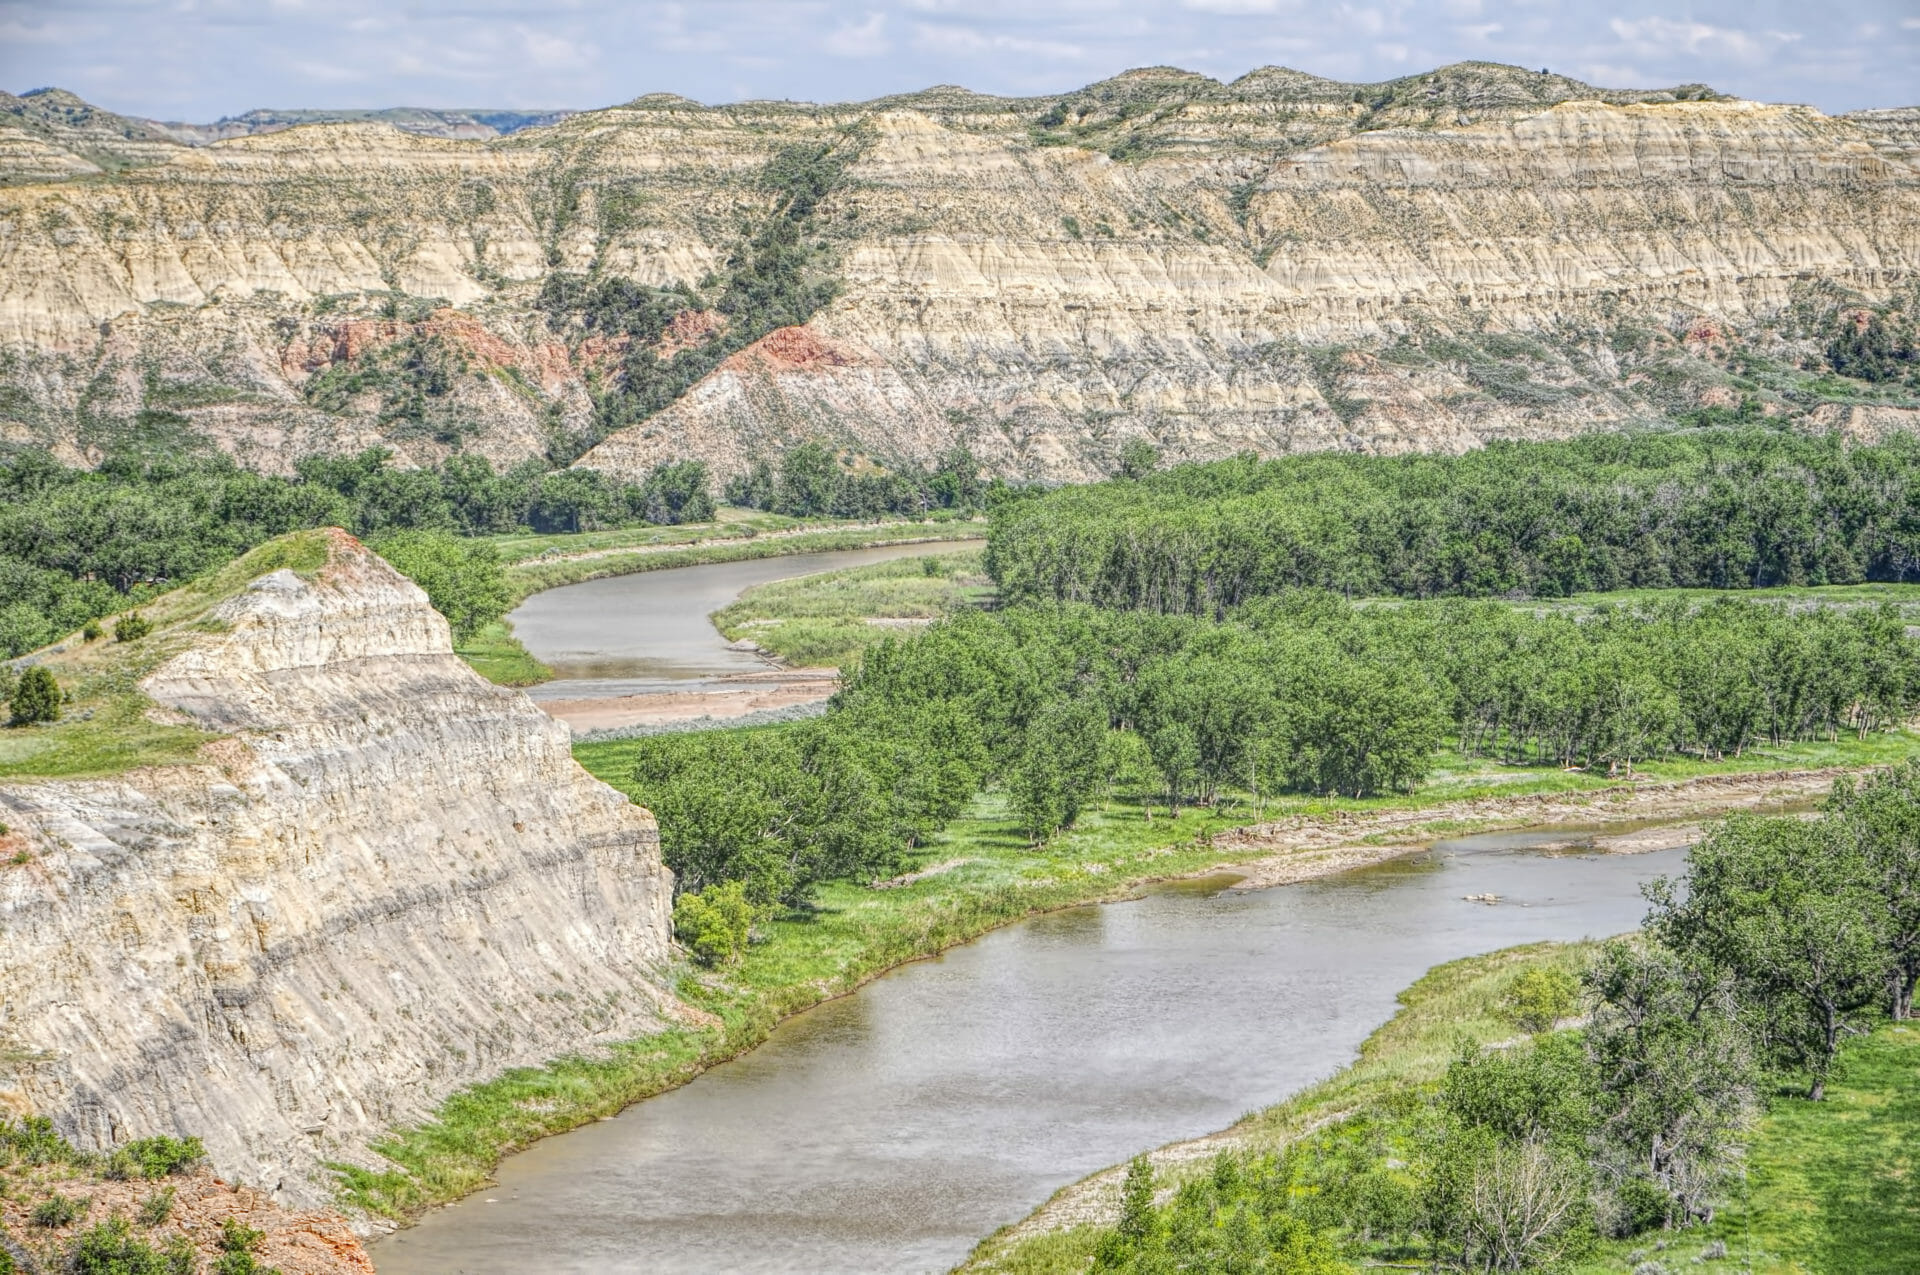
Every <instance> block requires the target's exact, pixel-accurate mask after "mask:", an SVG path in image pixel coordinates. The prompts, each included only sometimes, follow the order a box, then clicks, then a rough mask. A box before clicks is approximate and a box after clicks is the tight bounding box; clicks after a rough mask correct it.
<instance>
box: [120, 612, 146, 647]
mask: <svg viewBox="0 0 1920 1275" xmlns="http://www.w3.org/2000/svg"><path fill="white" fill-rule="evenodd" d="M151 632H153V621H152V620H149V619H148V618H147V617H146V616H144V615H141V614H140V613H139V612H138V611H129V612H127V613H126V614H125V615H123V616H121V617H120V618H119V619H118V620H115V621H114V624H113V640H114V641H116V642H138V641H139V640H140V639H141V638H143V637H145V636H147V634H149V633H151Z"/></svg>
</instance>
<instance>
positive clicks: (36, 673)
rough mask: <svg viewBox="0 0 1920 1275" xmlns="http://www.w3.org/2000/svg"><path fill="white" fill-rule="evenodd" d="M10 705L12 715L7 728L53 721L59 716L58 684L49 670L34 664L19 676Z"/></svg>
mask: <svg viewBox="0 0 1920 1275" xmlns="http://www.w3.org/2000/svg"><path fill="white" fill-rule="evenodd" d="M11 703H12V706H13V715H12V716H11V717H10V718H9V719H8V721H7V725H9V726H30V725H32V724H33V723H35V722H51V721H54V720H56V719H58V718H59V716H60V684H59V683H58V682H56V681H54V680H53V673H52V672H51V671H50V670H48V669H46V668H44V667H42V666H41V665H38V664H35V665H34V666H33V667H32V668H29V669H28V670H27V671H26V672H24V673H22V674H21V675H20V682H19V684H18V685H17V686H15V687H14V688H13V698H12V700H11Z"/></svg>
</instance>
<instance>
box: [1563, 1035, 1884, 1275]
mask: <svg viewBox="0 0 1920 1275" xmlns="http://www.w3.org/2000/svg"><path fill="white" fill-rule="evenodd" d="M1842 1057H1843V1070H1842V1074H1841V1077H1840V1079H1839V1080H1838V1081H1837V1082H1835V1083H1834V1084H1833V1085H1832V1086H1831V1087H1830V1088H1829V1089H1828V1093H1827V1099H1826V1101H1824V1102H1808V1101H1807V1100H1806V1099H1805V1098H1802V1097H1800V1096H1798V1093H1797V1091H1796V1092H1795V1093H1792V1094H1787V1093H1782V1094H1778V1095H1776V1096H1775V1097H1774V1098H1773V1101H1772V1104H1771V1106H1770V1108H1769V1110H1768V1111H1767V1113H1766V1115H1765V1116H1763V1117H1762V1118H1761V1120H1760V1124H1759V1127H1758V1128H1756V1129H1755V1130H1754V1131H1753V1133H1752V1135H1751V1136H1750V1138H1749V1140H1748V1145H1747V1181H1746V1183H1745V1184H1744V1187H1743V1188H1741V1189H1739V1190H1737V1191H1736V1192H1735V1194H1734V1196H1733V1198H1731V1199H1729V1200H1727V1201H1725V1202H1724V1203H1723V1205H1722V1207H1721V1209H1720V1211H1719V1214H1718V1215H1717V1216H1716V1217H1715V1218H1714V1220H1713V1222H1712V1224H1710V1225H1708V1226H1703V1227H1699V1228H1697V1229H1695V1230H1691V1231H1687V1232H1683V1233H1681V1234H1680V1235H1677V1236H1673V1237H1669V1243H1668V1246H1667V1248H1666V1250H1665V1251H1663V1252H1661V1253H1659V1254H1658V1257H1659V1260H1660V1261H1661V1262H1662V1263H1664V1264H1665V1265H1666V1266H1668V1267H1669V1268H1671V1269H1674V1270H1678V1269H1680V1268H1681V1267H1682V1266H1683V1265H1684V1266H1690V1265H1691V1264H1692V1262H1693V1259H1694V1258H1695V1257H1696V1256H1697V1255H1699V1253H1700V1252H1701V1250H1703V1249H1705V1248H1707V1247H1708V1246H1709V1245H1711V1244H1714V1243H1721V1244H1725V1245H1726V1249H1727V1255H1728V1257H1729V1258H1730V1259H1732V1262H1733V1263H1737V1264H1738V1265H1737V1266H1736V1267H1734V1269H1746V1270H1752V1271H1757V1272H1768V1273H1774V1272H1778V1273H1780V1275H1789V1273H1791V1275H1906V1273H1907V1272H1911V1271H1913V1270H1915V1269H1920V1257H1916V1254H1920V1024H1914V1023H1896V1024H1890V1025H1886V1026H1882V1027H1881V1028H1880V1029H1879V1030H1878V1031H1876V1032H1874V1033H1873V1034H1872V1035H1871V1036H1868V1037H1866V1038H1865V1039H1862V1040H1857V1041H1855V1042H1853V1043H1851V1044H1849V1045H1848V1046H1846V1049H1845V1052H1844V1054H1843V1056H1842ZM1651 1238H1652V1237H1647V1236H1642V1237H1641V1238H1640V1239H1639V1240H1636V1241H1627V1242H1621V1243H1614V1244H1608V1245H1606V1246H1605V1247H1604V1248H1603V1249H1602V1251H1601V1253H1600V1254H1598V1255H1596V1257H1595V1258H1594V1259H1593V1260H1591V1261H1589V1262H1585V1263H1582V1264H1581V1265H1580V1267H1579V1268H1578V1269H1579V1271H1580V1272H1581V1273H1582V1275H1601V1272H1612V1271H1620V1270H1625V1269H1628V1268H1630V1267H1631V1266H1632V1265H1633V1264H1634V1261H1633V1259H1632V1254H1633V1253H1634V1252H1636V1251H1643V1250H1647V1249H1650V1248H1651V1247H1652V1245H1651V1244H1650V1243H1649V1242H1648V1241H1649V1240H1650V1239H1651ZM1708 1269H1712V1267H1709V1268H1708Z"/></svg>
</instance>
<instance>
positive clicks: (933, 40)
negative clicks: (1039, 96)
mask: <svg viewBox="0 0 1920 1275" xmlns="http://www.w3.org/2000/svg"><path fill="white" fill-rule="evenodd" d="M913 43H914V47H916V48H918V49H921V50H923V51H926V52H931V53H941V54H947V55H949V56H958V57H980V56H982V55H983V54H988V53H1020V54H1026V55H1028V56H1032V57H1042V58H1051V59H1054V60H1057V61H1074V60H1076V59H1079V58H1084V57H1085V56H1086V55H1087V51H1086V49H1085V48H1083V47H1081V46H1080V45H1078V44H1069V43H1067V42H1065V41H1061V40H1034V39H1028V38H1024V37H1021V36H1013V35H1005V34H993V35H987V34H983V33H981V32H979V31H976V30H974V29H973V28H972V27H958V26H948V25H946V24H944V23H933V22H917V23H915V24H914V28H913Z"/></svg>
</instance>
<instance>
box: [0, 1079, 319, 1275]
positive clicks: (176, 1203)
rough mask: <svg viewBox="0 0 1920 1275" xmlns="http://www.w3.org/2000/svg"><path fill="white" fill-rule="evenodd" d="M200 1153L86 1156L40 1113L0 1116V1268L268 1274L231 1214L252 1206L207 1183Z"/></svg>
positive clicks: (172, 1145) (160, 1143)
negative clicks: (222, 1213)
mask: <svg viewBox="0 0 1920 1275" xmlns="http://www.w3.org/2000/svg"><path fill="white" fill-rule="evenodd" d="M205 1158H206V1152H205V1150H204V1149H203V1148H202V1147H201V1145H200V1140H199V1139H198V1138H170V1137H165V1136H161V1137H152V1138H140V1139H136V1140H134V1141H131V1142H128V1143H125V1144H123V1145H122V1146H119V1147H117V1148H115V1149H114V1150H113V1151H111V1152H108V1153H106V1154H94V1153H89V1152H82V1151H78V1150H76V1149H75V1148H74V1147H73V1146H72V1145H71V1144H70V1143H68V1142H67V1141H66V1139H64V1138H62V1137H60V1135H59V1134H57V1133H55V1132H54V1129H53V1125H52V1123H51V1122H50V1121H48V1120H45V1119H43V1118H39V1117H27V1118H26V1119H24V1120H20V1121H17V1122H16V1121H13V1120H8V1119H5V1118H0V1272H6V1273H7V1275H13V1273H14V1272H20V1273H21V1275H27V1273H28V1272H34V1271H49V1272H51V1271H56V1270H57V1271H63V1272H68V1271H70V1272H72V1273H73V1275H201V1273H202V1272H207V1273H209V1275H277V1272H276V1270H275V1268H273V1267H271V1266H268V1265H266V1264H265V1263H264V1262H262V1261H260V1260H259V1259H258V1258H257V1257H256V1256H255V1254H256V1252H257V1251H258V1250H259V1249H260V1248H261V1246H262V1241H264V1240H265V1239H266V1238H267V1236H266V1232H265V1231H263V1230H259V1229H255V1228H254V1227H251V1226H248V1225H247V1224H246V1223H244V1222H242V1221H240V1220H239V1219H238V1218H237V1217H235V1216H233V1213H234V1212H236V1211H237V1212H242V1213H246V1214H247V1215H248V1216H249V1217H250V1218H251V1217H253V1215H254V1211H255V1210H256V1209H257V1208H258V1207H259V1206H258V1204H257V1203H256V1202H255V1201H253V1200H251V1199H246V1198H243V1197H242V1196H241V1195H240V1194H239V1193H237V1192H235V1191H233V1190H232V1189H231V1188H227V1187H225V1186H223V1185H221V1184H219V1183H216V1182H215V1181H213V1179H212V1174H211V1172H210V1171H209V1170H207V1169H206V1167H205V1163H204V1161H205ZM183 1192H184V1194H183ZM222 1205H224V1206H225V1208H226V1210H227V1213H226V1216H225V1217H222V1218H219V1220H217V1221H216V1220H214V1215H216V1214H217V1213H218V1212H220V1210H221V1206H222ZM265 1220H266V1221H267V1222H268V1224H269V1225H276V1224H278V1223H283V1222H285V1221H286V1220H287V1219H286V1216H285V1215H282V1214H278V1213H270V1214H269V1215H268V1216H267V1217H266V1219H265ZM340 1229H344V1228H340Z"/></svg>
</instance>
